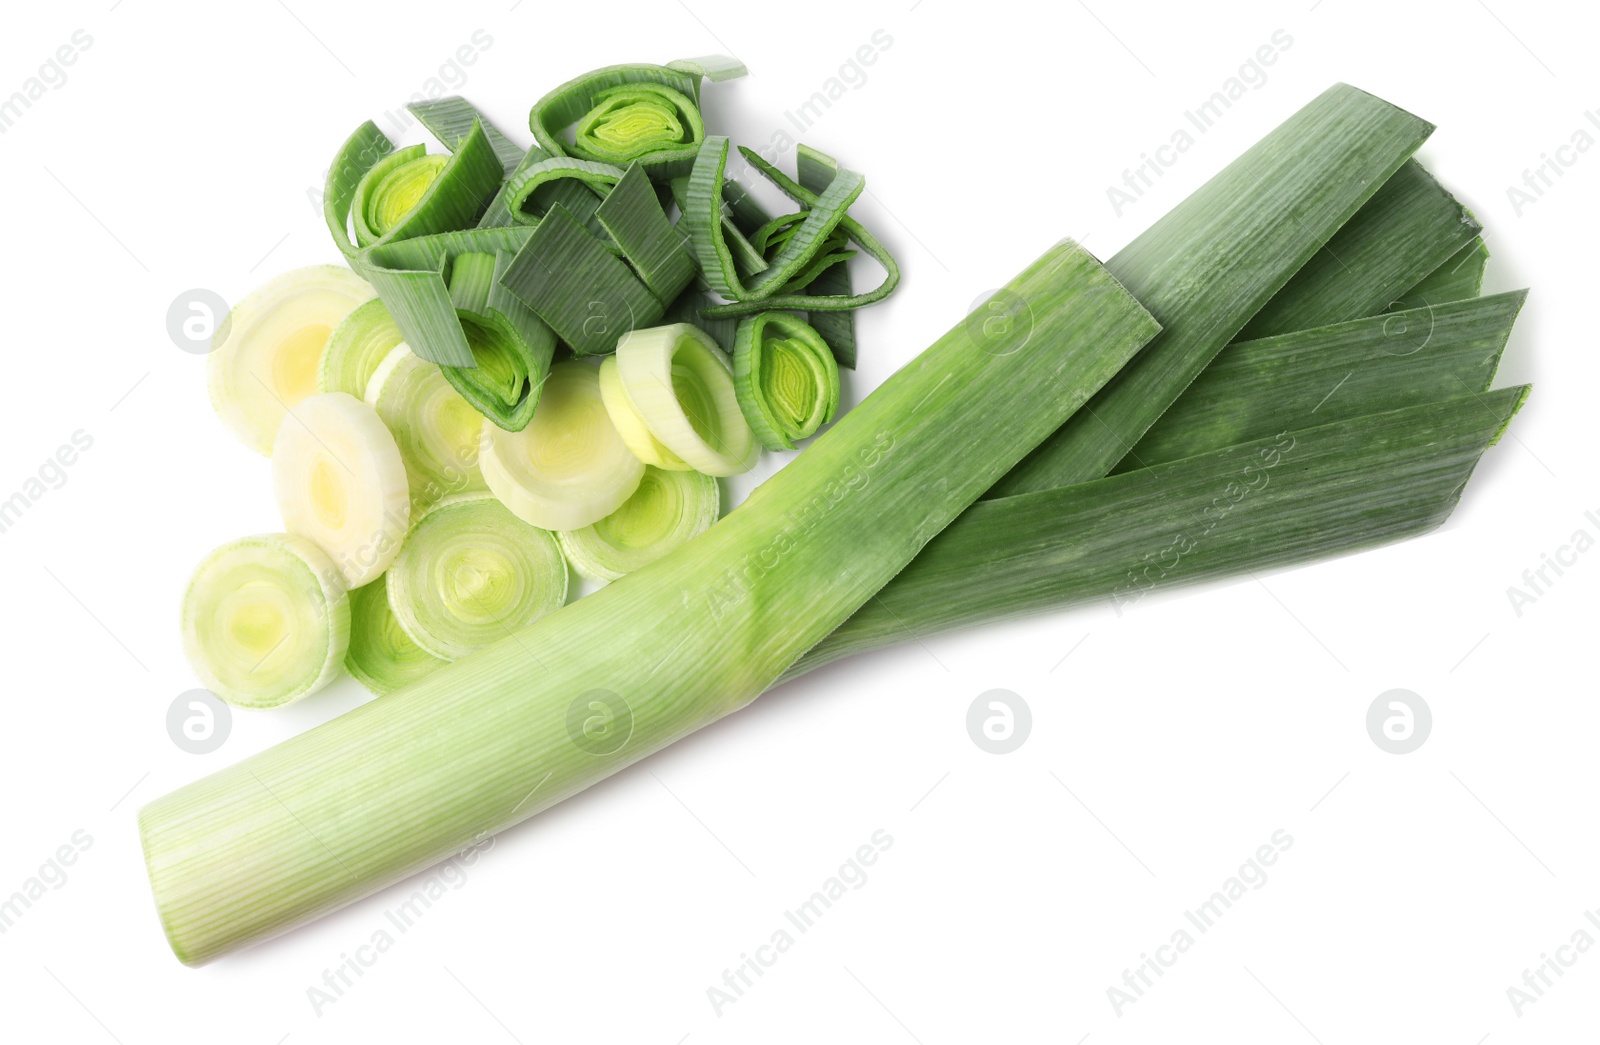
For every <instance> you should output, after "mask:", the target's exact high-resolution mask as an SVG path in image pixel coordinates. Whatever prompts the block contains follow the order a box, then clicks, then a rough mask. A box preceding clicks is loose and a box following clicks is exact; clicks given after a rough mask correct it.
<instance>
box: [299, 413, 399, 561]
mask: <svg viewBox="0 0 1600 1045" xmlns="http://www.w3.org/2000/svg"><path fill="white" fill-rule="evenodd" d="M272 485H273V488H274V490H275V492H276V494H277V498H278V512H279V514H281V515H282V516H283V528H284V529H285V530H287V531H289V532H290V533H292V534H296V535H297V536H300V537H304V538H306V539H307V540H309V541H311V542H312V543H314V544H315V545H316V546H317V547H319V548H321V549H322V550H323V552H325V553H326V554H327V556H328V557H329V558H330V559H332V560H333V562H334V565H335V566H336V567H337V568H338V570H339V573H340V576H341V577H342V578H343V580H344V586H345V587H346V588H347V589H350V588H358V587H360V586H361V585H363V584H367V583H369V582H370V581H372V580H373V579H374V578H376V577H377V576H378V575H379V574H381V573H383V571H384V570H386V569H388V568H389V563H391V562H393V561H394V557H395V556H396V555H397V554H399V552H400V542H401V541H402V540H403V539H404V538H405V535H406V528H407V526H408V524H409V523H410V521H411V490H410V484H409V483H408V481H407V479H406V466H405V463H404V462H403V461H402V460H401V457H400V448H399V446H397V445H396V444H395V441H394V436H392V435H390V434H389V429H388V428H386V427H384V424H383V421H381V420H380V419H379V418H378V414H377V411H375V410H373V409H372V407H370V406H368V405H367V404H366V403H363V402H362V401H361V400H359V399H357V398H356V397H355V396H352V395H349V394H348V393H345V392H324V393H323V394H322V395H314V396H311V397H310V398H308V399H303V400H301V401H300V404H299V405H298V406H296V407H295V408H294V409H293V410H292V411H290V412H289V416H287V417H285V418H284V419H283V426H282V427H281V428H280V429H279V430H278V438H277V441H276V442H275V443H274V444H273V447H272Z"/></svg>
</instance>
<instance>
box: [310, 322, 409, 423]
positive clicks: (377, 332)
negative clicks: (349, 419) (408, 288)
mask: <svg viewBox="0 0 1600 1045" xmlns="http://www.w3.org/2000/svg"><path fill="white" fill-rule="evenodd" d="M404 340H405V335H404V334H401V333H400V328H399V326H397V325H396V324H395V321H394V317H393V316H391V315H390V314H389V310H388V308H386V307H385V306H384V304H383V302H382V301H380V300H379V299H377V298H373V299H372V300H371V301H367V302H364V303H363V304H360V305H357V306H356V307H355V308H354V309H353V310H351V312H350V314H349V315H347V316H345V317H344V319H342V320H340V321H339V325H338V326H336V327H334V328H333V333H332V334H329V335H328V344H327V347H325V348H324V349H323V350H322V362H321V364H320V365H319V366H318V367H317V391H318V392H348V393H349V394H350V395H353V396H355V397H356V398H357V399H360V398H362V397H363V396H365V395H366V394H367V383H368V382H370V381H371V380H372V374H373V372H374V371H375V370H377V369H378V364H379V363H381V362H383V360H384V357H385V356H387V355H388V354H389V353H390V352H392V351H393V350H394V346H396V345H398V344H399V343H400V342H402V341H404Z"/></svg>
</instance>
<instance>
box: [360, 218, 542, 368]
mask: <svg viewBox="0 0 1600 1045" xmlns="http://www.w3.org/2000/svg"><path fill="white" fill-rule="evenodd" d="M532 235H533V229H532V228H530V227H528V226H525V225H524V226H512V227H508V228H497V229H466V230H463V231H460V232H445V233H440V234H438V235H435V236H419V237H417V238H416V239H409V240H397V241H391V242H387V243H382V244H379V245H377V246H375V247H373V248H372V249H371V250H369V251H366V252H365V253H363V254H362V255H360V256H359V257H357V258H353V259H352V260H351V266H352V267H353V268H354V269H355V270H356V272H357V273H358V274H359V275H360V276H361V277H362V278H364V279H365V280H366V281H367V282H369V283H371V284H372V286H373V287H374V288H375V289H376V290H377V291H378V296H379V297H380V298H382V299H383V303H384V306H385V307H386V308H388V310H389V313H390V315H392V316H393V317H394V321H395V325H396V326H398V327H399V328H400V332H401V333H402V334H404V335H405V340H406V344H407V345H409V346H410V347H411V351H413V352H415V353H416V354H417V355H419V356H421V357H422V358H423V359H426V360H429V361H430V362H434V363H438V364H439V365H440V366H456V367H466V368H468V369H470V368H472V367H475V366H477V362H476V360H475V359H474V357H473V354H472V348H471V346H470V345H468V343H467V336H466V333H465V332H464V331H463V330H462V329H461V321H460V319H459V318H458V317H457V316H456V310H455V304H454V303H453V302H452V301H451V300H450V290H449V288H448V287H447V286H446V285H445V279H444V277H445V272H446V271H447V270H448V268H449V265H450V261H451V260H452V259H453V258H455V257H456V256H458V255H461V254H470V253H483V254H496V253H499V252H500V251H510V252H513V253H514V252H516V250H517V249H518V248H520V247H521V246H522V245H523V244H524V243H525V242H527V240H528V238H529V237H530V236H532Z"/></svg>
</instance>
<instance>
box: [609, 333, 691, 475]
mask: <svg viewBox="0 0 1600 1045" xmlns="http://www.w3.org/2000/svg"><path fill="white" fill-rule="evenodd" d="M600 399H601V401H602V402H604V403H605V404H606V413H607V414H609V415H610V416H611V423H612V424H614V425H616V426H617V433H618V434H619V435H621V436H622V441H623V442H624V443H627V444H628V449H629V450H632V451H633V455H634V456H635V457H637V458H638V459H639V460H641V461H643V462H644V463H645V464H646V465H647V466H649V467H652V468H660V469H662V470H663V471H669V472H686V471H689V470H690V469H689V462H687V461H685V460H684V459H683V458H681V457H679V456H678V455H677V454H675V453H673V452H672V451H671V450H668V449H667V447H666V444H665V443H663V442H662V441H661V440H659V439H657V438H656V437H655V436H653V435H651V434H650V426H649V425H647V424H645V423H644V418H643V417H641V416H639V411H638V409H637V408H635V407H634V405H633V400H632V399H629V398H628V390H627V389H625V388H623V387H622V377H621V376H620V375H619V374H618V373H617V357H616V356H614V355H611V356H606V357H605V358H604V359H602V360H601V361H600Z"/></svg>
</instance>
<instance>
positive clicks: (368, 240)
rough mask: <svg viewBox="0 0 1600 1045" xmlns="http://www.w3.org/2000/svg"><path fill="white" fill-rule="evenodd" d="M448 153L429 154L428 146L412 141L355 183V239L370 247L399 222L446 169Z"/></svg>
mask: <svg viewBox="0 0 1600 1045" xmlns="http://www.w3.org/2000/svg"><path fill="white" fill-rule="evenodd" d="M447 159H448V157H445V156H440V155H433V156H429V155H428V154H427V150H426V147H424V146H421V145H412V146H409V147H407V148H404V149H401V150H399V151H398V152H393V153H390V154H389V155H388V156H385V157H384V158H383V159H382V160H380V161H378V163H377V164H375V165H374V166H373V168H372V169H371V170H369V171H367V173H366V176H365V177H363V178H362V179H361V184H359V185H357V186H356V204H355V211H354V214H353V215H352V217H353V218H354V219H355V225H356V243H357V245H359V246H362V247H368V246H371V245H372V244H374V243H376V242H377V241H378V240H380V239H382V238H383V237H384V236H385V235H387V234H388V233H389V230H391V229H393V228H394V227H395V226H397V225H399V224H400V220H401V219H402V218H404V217H405V216H406V215H407V214H410V213H411V211H412V209H413V208H414V207H416V205H417V204H418V203H420V202H422V197H423V196H425V195H427V192H428V189H429V188H431V187H432V185H433V183H434V181H435V180H437V179H438V177H439V175H440V174H441V173H442V172H443V171H444V165H445V162H446V161H447Z"/></svg>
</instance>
